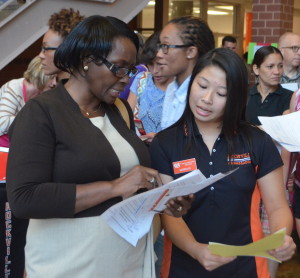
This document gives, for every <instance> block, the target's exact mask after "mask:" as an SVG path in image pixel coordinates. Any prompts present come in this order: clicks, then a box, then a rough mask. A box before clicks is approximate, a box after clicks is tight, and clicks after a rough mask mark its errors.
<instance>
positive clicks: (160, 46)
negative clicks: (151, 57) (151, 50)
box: [157, 43, 192, 54]
mask: <svg viewBox="0 0 300 278" xmlns="http://www.w3.org/2000/svg"><path fill="white" fill-rule="evenodd" d="M189 46H192V45H191V44H181V45H172V44H163V43H159V44H157V50H160V49H161V50H162V52H163V53H164V54H168V52H169V48H184V47H189Z"/></svg>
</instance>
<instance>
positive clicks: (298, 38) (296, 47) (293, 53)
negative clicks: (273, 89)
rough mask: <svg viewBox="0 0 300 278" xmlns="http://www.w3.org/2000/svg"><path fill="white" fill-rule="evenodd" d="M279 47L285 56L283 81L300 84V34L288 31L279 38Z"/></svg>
mask: <svg viewBox="0 0 300 278" xmlns="http://www.w3.org/2000/svg"><path fill="white" fill-rule="evenodd" d="M278 48H279V49H280V51H281V53H282V56H283V75H282V78H281V83H297V84H298V87H299V84H300V35H298V34H296V33H292V32H286V33H284V34H283V35H281V37H280V38H279V41H278Z"/></svg>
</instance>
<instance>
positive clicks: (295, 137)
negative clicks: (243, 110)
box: [258, 111, 300, 152]
mask: <svg viewBox="0 0 300 278" xmlns="http://www.w3.org/2000/svg"><path fill="white" fill-rule="evenodd" d="M258 119H259V121H260V122H261V124H262V128H263V129H264V131H265V132H267V133H268V134H269V135H270V136H271V137H272V138H273V139H274V140H275V141H277V142H278V143H279V144H280V145H281V146H282V147H284V148H285V149H287V150H288V151H290V152H300V129H299V128H297V126H299V123H300V111H297V112H293V113H291V114H287V115H282V116H275V117H262V116H259V117H258Z"/></svg>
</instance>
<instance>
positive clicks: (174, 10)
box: [169, 0, 199, 20]
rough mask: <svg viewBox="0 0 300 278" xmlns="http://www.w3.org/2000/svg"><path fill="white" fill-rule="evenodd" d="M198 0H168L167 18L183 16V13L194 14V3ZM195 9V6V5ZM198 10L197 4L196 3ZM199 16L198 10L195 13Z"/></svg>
mask: <svg viewBox="0 0 300 278" xmlns="http://www.w3.org/2000/svg"><path fill="white" fill-rule="evenodd" d="M195 2H198V3H199V0H198V1H192V0H169V20H170V19H173V18H176V17H180V16H185V15H193V14H194V4H196V3H195ZM195 8H196V9H197V7H195ZM198 11H199V4H198ZM197 15H198V16H199V12H198V14H197Z"/></svg>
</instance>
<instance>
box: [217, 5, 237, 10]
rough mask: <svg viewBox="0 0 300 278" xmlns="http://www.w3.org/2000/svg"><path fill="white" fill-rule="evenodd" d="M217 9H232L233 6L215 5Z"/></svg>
mask: <svg viewBox="0 0 300 278" xmlns="http://www.w3.org/2000/svg"><path fill="white" fill-rule="evenodd" d="M215 8H217V9H222V10H229V11H233V6H215Z"/></svg>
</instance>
